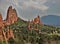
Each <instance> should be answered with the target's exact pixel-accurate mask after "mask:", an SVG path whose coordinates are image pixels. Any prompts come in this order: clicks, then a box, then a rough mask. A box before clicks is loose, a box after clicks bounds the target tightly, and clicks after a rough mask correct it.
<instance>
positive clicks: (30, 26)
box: [28, 16, 43, 30]
mask: <svg viewBox="0 0 60 44" xmlns="http://www.w3.org/2000/svg"><path fill="white" fill-rule="evenodd" d="M32 24H35V25H36V26H35V27H32ZM37 24H40V26H41V25H43V23H42V22H41V20H40V17H39V16H37V17H36V18H34V19H33V20H32V21H31V22H29V25H28V29H35V30H38V26H37Z"/></svg>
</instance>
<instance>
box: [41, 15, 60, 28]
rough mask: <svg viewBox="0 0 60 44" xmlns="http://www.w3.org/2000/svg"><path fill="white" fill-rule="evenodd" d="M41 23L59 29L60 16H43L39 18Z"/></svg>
mask: <svg viewBox="0 0 60 44" xmlns="http://www.w3.org/2000/svg"><path fill="white" fill-rule="evenodd" d="M41 21H42V22H43V23H44V24H46V25H52V26H59V27H60V16H56V15H48V16H43V17H41Z"/></svg>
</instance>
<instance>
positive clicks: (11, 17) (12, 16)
mask: <svg viewBox="0 0 60 44" xmlns="http://www.w3.org/2000/svg"><path fill="white" fill-rule="evenodd" d="M17 19H18V16H17V12H16V10H15V8H12V6H10V7H9V8H8V11H7V18H6V25H10V24H13V23H14V22H15V21H17Z"/></svg>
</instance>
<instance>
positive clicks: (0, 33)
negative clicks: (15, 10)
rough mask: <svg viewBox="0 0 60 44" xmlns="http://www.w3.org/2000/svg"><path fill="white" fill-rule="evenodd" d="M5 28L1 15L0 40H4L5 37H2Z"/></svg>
mask: <svg viewBox="0 0 60 44" xmlns="http://www.w3.org/2000/svg"><path fill="white" fill-rule="evenodd" d="M3 28H4V24H3V19H2V15H1V13H0V40H2V38H3V36H2V32H3Z"/></svg>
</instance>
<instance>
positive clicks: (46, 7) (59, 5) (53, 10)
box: [0, 0, 60, 20]
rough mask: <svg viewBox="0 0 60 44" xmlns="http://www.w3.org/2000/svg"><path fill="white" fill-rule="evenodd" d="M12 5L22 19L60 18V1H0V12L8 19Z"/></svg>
mask: <svg viewBox="0 0 60 44" xmlns="http://www.w3.org/2000/svg"><path fill="white" fill-rule="evenodd" d="M10 5H12V6H13V7H14V8H15V9H16V10H17V13H18V16H19V17H21V18H22V19H25V20H29V19H33V18H34V17H36V16H37V15H40V16H41V17H42V16H45V15H58V16H60V0H0V12H1V14H2V16H3V18H4V19H5V18H6V13H7V9H8V7H9V6H10Z"/></svg>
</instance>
